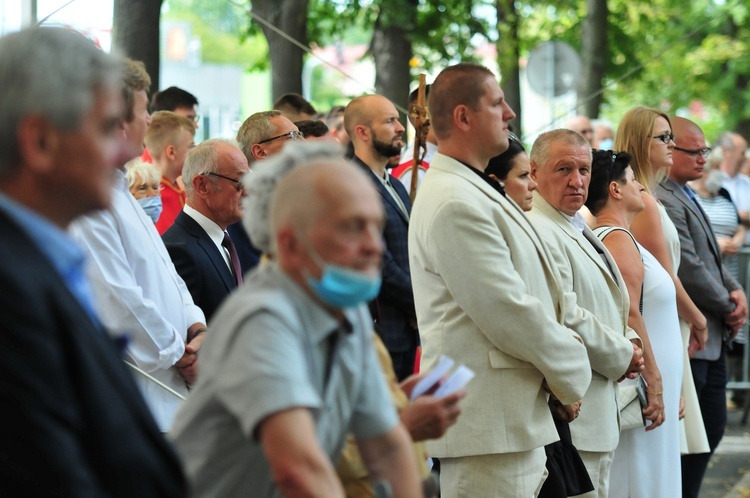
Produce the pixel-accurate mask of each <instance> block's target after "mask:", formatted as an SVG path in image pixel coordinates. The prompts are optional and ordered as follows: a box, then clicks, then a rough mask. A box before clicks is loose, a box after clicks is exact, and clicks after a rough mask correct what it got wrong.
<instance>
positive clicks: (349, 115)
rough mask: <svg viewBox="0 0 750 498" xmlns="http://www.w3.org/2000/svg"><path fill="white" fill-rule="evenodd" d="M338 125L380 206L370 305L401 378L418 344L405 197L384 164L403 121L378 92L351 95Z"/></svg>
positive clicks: (393, 152) (397, 146)
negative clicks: (379, 247)
mask: <svg viewBox="0 0 750 498" xmlns="http://www.w3.org/2000/svg"><path fill="white" fill-rule="evenodd" d="M344 126H345V127H346V131H347V133H348V134H349V136H350V137H351V139H352V144H354V158H353V161H354V163H355V164H357V165H359V166H360V167H361V168H362V169H363V170H365V171H366V172H367V173H368V176H369V177H370V178H371V179H372V181H373V183H374V184H375V187H376V188H377V189H378V192H379V193H380V197H381V199H382V201H383V206H384V207H385V214H386V222H385V227H384V229H383V239H384V241H385V245H386V247H385V251H384V252H383V284H382V287H381V289H380V294H379V295H378V298H377V299H376V300H375V301H374V302H373V303H371V305H370V310H371V311H372V315H373V318H374V319H375V322H376V323H377V325H378V327H377V329H378V332H379V334H380V336H381V337H382V339H383V342H384V343H385V347H386V348H387V349H388V353H390V355H391V360H393V369H394V370H395V372H396V376H397V377H398V379H399V380H403V379H404V378H406V377H408V376H409V375H410V374H411V373H412V372H413V370H414V358H415V355H416V351H417V346H418V345H419V335H418V333H417V328H416V313H415V312H414V295H413V294H412V288H411V276H410V275H409V251H408V245H407V238H408V232H409V214H410V213H411V201H410V200H409V195H408V194H407V192H406V189H405V188H404V187H403V185H401V182H399V181H398V180H396V179H395V178H394V177H393V176H391V175H390V174H388V172H387V171H386V165H387V164H388V160H389V159H390V158H391V157H393V156H397V155H399V154H400V153H401V148H402V147H403V146H404V142H403V139H402V134H403V133H404V127H403V126H402V125H401V123H399V121H398V111H397V110H396V108H395V107H394V105H393V103H391V101H390V100H388V99H387V98H385V97H381V96H380V95H365V96H363V97H358V98H356V99H354V100H352V101H351V102H350V103H349V105H348V106H347V107H346V111H345V112H344Z"/></svg>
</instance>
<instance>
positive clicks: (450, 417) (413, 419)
mask: <svg viewBox="0 0 750 498" xmlns="http://www.w3.org/2000/svg"><path fill="white" fill-rule="evenodd" d="M465 396H466V390H465V389H460V390H458V391H456V392H455V393H453V394H451V395H449V396H446V397H444V398H436V397H435V396H431V395H423V396H420V397H418V398H417V399H415V400H414V401H412V402H411V403H410V404H409V405H408V406H407V407H406V408H404V409H403V410H402V411H401V422H402V423H403V424H404V427H406V430H407V431H409V434H410V435H411V438H412V439H413V440H414V441H424V440H425V439H437V438H439V437H441V436H442V435H443V434H445V431H447V430H448V428H449V427H450V426H452V425H453V424H455V423H456V419H457V418H458V416H459V415H460V414H461V407H459V406H458V402H459V401H461V400H462V399H463V398H464V397H465Z"/></svg>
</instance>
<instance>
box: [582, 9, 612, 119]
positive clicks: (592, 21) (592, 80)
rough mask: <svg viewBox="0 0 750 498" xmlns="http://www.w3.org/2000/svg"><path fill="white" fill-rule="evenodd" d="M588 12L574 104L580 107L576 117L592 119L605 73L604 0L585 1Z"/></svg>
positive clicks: (606, 11) (605, 33)
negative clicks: (576, 100) (581, 67)
mask: <svg viewBox="0 0 750 498" xmlns="http://www.w3.org/2000/svg"><path fill="white" fill-rule="evenodd" d="M586 5H587V9H588V12H587V13H586V19H585V20H584V21H583V33H582V40H581V59H582V62H583V70H582V72H581V80H580V81H579V82H578V103H579V104H580V103H582V102H583V101H584V100H585V101H586V103H585V104H584V106H583V108H582V109H579V112H578V114H584V115H586V116H588V117H590V118H592V119H594V118H598V117H599V107H601V104H602V95H603V94H602V93H598V94H597V95H596V96H593V97H592V95H594V93H596V92H599V91H600V90H601V89H602V79H604V74H605V71H606V69H607V53H608V50H607V16H608V14H609V11H608V9H607V0H586Z"/></svg>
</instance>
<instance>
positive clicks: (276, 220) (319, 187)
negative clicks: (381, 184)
mask: <svg viewBox="0 0 750 498" xmlns="http://www.w3.org/2000/svg"><path fill="white" fill-rule="evenodd" d="M383 223H384V211H383V205H382V203H381V200H380V195H379V194H378V193H377V191H376V190H375V187H374V186H373V184H372V181H371V180H370V179H369V178H368V177H367V176H365V174H364V173H363V172H362V171H360V170H359V168H357V167H356V166H353V165H351V164H347V163H345V162H344V161H343V160H338V161H328V162H318V163H314V164H313V163H311V164H310V165H309V167H306V168H298V169H295V170H293V171H291V172H290V173H289V174H288V175H287V176H285V177H284V178H283V179H282V180H281V182H280V183H279V186H278V187H277V189H276V193H275V194H274V198H273V200H272V203H271V231H272V233H273V237H274V244H273V251H274V252H273V254H274V256H275V257H276V258H277V260H278V263H279V266H280V268H281V269H282V270H283V271H284V272H286V273H287V274H288V275H289V276H290V277H292V279H294V280H295V281H296V282H297V283H298V284H300V285H301V286H302V287H303V288H304V289H307V290H308V292H309V284H308V283H307V282H308V279H309V278H310V277H312V278H314V279H318V278H320V277H321V275H322V273H323V270H324V268H325V264H332V265H336V266H339V267H342V268H346V269H349V270H354V271H357V272H361V273H363V274H368V275H370V276H374V275H377V274H379V272H380V263H381V258H382V253H383V241H382V235H383ZM324 263H325V264H324Z"/></svg>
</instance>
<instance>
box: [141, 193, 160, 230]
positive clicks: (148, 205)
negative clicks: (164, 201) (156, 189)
mask: <svg viewBox="0 0 750 498" xmlns="http://www.w3.org/2000/svg"><path fill="white" fill-rule="evenodd" d="M137 200H138V204H140V205H141V207H142V208H143V210H144V211H146V214H147V215H148V217H149V218H151V220H152V221H153V222H154V223H156V222H157V221H158V220H159V216H160V215H161V210H162V205H161V197H159V196H158V195H155V196H153V197H144V198H143V199H137Z"/></svg>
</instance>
